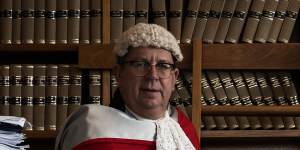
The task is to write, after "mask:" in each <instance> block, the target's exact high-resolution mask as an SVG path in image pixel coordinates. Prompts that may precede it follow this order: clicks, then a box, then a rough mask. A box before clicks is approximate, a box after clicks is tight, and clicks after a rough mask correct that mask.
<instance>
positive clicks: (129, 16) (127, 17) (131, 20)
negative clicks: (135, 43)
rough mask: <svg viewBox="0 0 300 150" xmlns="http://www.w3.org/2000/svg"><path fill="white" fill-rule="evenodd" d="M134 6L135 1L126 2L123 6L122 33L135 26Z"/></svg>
mask: <svg viewBox="0 0 300 150" xmlns="http://www.w3.org/2000/svg"><path fill="white" fill-rule="evenodd" d="M135 5H136V0H127V1H126V3H124V4H123V9H124V11H123V13H124V14H123V31H126V30H128V29H129V28H130V27H131V26H133V25H135V7H136V6H135Z"/></svg>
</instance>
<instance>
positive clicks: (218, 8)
mask: <svg viewBox="0 0 300 150" xmlns="http://www.w3.org/2000/svg"><path fill="white" fill-rule="evenodd" d="M224 3H225V0H213V2H212V4H211V9H210V12H209V17H208V19H207V23H206V26H205V30H204V33H203V41H204V42H206V43H213V42H214V39H215V35H216V33H217V29H218V26H219V21H220V18H221V12H222V10H223V7H224Z"/></svg>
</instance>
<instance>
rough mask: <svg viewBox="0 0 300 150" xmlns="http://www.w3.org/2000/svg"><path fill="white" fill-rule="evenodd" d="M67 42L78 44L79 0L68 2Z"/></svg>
mask: <svg viewBox="0 0 300 150" xmlns="http://www.w3.org/2000/svg"><path fill="white" fill-rule="evenodd" d="M67 29H68V31H67V42H68V43H70V44H78V43H79V31H80V0H68V21H67Z"/></svg>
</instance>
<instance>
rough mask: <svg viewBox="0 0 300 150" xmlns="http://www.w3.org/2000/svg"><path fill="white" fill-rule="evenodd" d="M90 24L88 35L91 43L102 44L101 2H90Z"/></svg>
mask: <svg viewBox="0 0 300 150" xmlns="http://www.w3.org/2000/svg"><path fill="white" fill-rule="evenodd" d="M90 9H91V22H90V27H91V28H90V35H91V43H101V42H102V36H101V34H102V0H91V1H90Z"/></svg>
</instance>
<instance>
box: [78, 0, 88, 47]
mask: <svg viewBox="0 0 300 150" xmlns="http://www.w3.org/2000/svg"><path fill="white" fill-rule="evenodd" d="M79 28H80V30H79V43H82V44H89V43H90V1H87V0H80V25H79Z"/></svg>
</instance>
